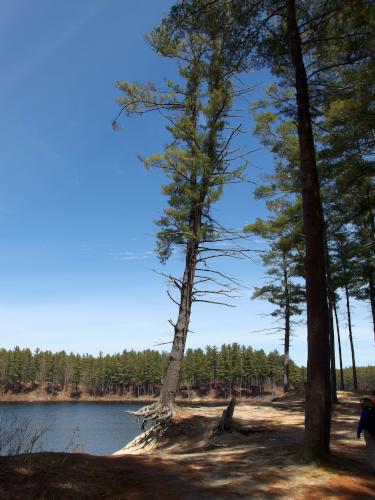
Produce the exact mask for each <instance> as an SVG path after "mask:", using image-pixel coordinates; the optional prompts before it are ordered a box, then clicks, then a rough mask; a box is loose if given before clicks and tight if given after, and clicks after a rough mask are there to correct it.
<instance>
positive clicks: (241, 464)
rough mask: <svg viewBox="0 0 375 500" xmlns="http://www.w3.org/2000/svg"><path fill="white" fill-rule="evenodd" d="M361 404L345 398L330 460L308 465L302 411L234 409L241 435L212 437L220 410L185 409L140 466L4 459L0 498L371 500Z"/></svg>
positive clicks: (130, 460)
mask: <svg viewBox="0 0 375 500" xmlns="http://www.w3.org/2000/svg"><path fill="white" fill-rule="evenodd" d="M357 401H358V396H353V395H350V394H345V395H341V402H340V404H339V405H338V406H337V407H336V409H335V414H334V420H333V429H332V452H333V455H332V458H331V459H330V461H329V462H327V463H326V464H324V465H318V464H306V463H304V462H303V460H302V458H301V443H302V439H303V407H302V401H301V400H300V399H298V398H296V397H288V398H287V399H285V400H283V401H279V402H277V403H262V404H258V405H248V404H241V405H238V406H237V407H236V410H235V413H234V417H235V427H236V429H237V430H235V431H233V432H229V433H225V434H221V435H220V434H215V435H213V436H212V433H213V431H214V429H215V426H216V425H217V422H218V417H219V415H220V414H221V411H222V408H212V407H211V408H207V407H204V408H202V407H198V408H184V409H183V410H181V411H180V414H179V416H178V418H177V419H176V421H175V423H174V424H173V425H172V426H171V427H170V429H169V430H168V432H167V434H166V435H165V436H164V437H163V438H162V439H161V440H159V442H158V443H157V446H156V447H154V448H152V449H148V450H142V451H143V453H142V454H141V455H138V456H134V455H124V456H112V457H93V456H89V455H78V454H71V455H69V454H57V453H54V454H51V453H49V454H38V455H33V456H30V457H17V458H2V459H0V498H4V499H5V498H7V499H8V498H12V499H18V498H19V499H28V498H30V499H31V498H44V499H55V498H56V499H60V498H61V499H65V498H66V499H70V498H72V499H73V498H74V499H81V498H82V499H86V498H87V499H96V498H107V499H130V500H131V499H145V500H146V499H147V500H149V499H155V500H159V499H187V500H189V499H200V498H201V499H220V498H245V499H252V498H259V499H275V498H277V499H278V498H280V499H296V500H302V499H312V500H320V499H340V500H341V499H344V500H345V499H353V500H354V499H369V498H375V481H374V479H373V478H372V477H371V476H370V475H369V469H368V466H367V464H366V460H365V454H364V449H365V448H364V442H363V440H361V441H358V440H357V439H356V432H355V431H356V423H357V420H358V404H357Z"/></svg>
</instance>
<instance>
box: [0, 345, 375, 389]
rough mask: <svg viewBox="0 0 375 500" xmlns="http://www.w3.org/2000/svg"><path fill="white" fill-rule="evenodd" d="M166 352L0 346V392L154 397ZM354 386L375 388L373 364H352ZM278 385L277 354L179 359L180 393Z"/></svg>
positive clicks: (191, 354)
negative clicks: (90, 351) (84, 351)
mask: <svg viewBox="0 0 375 500" xmlns="http://www.w3.org/2000/svg"><path fill="white" fill-rule="evenodd" d="M168 359H169V354H168V353H166V352H162V353H161V352H158V351H154V350H144V351H141V352H136V351H123V352H122V353H121V354H120V353H118V354H113V355H103V354H100V355H99V356H98V357H95V356H92V355H89V354H84V355H79V354H73V353H71V354H67V353H66V352H65V351H61V352H57V353H52V352H51V351H40V350H39V349H37V350H36V351H35V352H31V350H30V349H20V348H19V347H16V348H15V349H13V350H5V349H1V350H0V390H1V392H2V394H9V393H10V394H20V393H27V392H31V391H34V390H36V389H42V390H44V391H45V392H46V393H47V394H58V393H59V392H68V393H69V394H70V396H71V397H79V396H80V395H81V394H82V395H89V396H94V397H102V396H109V395H118V396H122V395H124V396H128V397H129V396H131V397H139V396H150V397H154V396H157V395H158V394H159V392H160V387H161V383H162V380H163V377H164V375H165V371H166V368H167V365H168ZM357 376H358V385H359V388H360V389H368V388H373V387H375V367H374V366H368V367H358V368H357ZM305 380H306V368H305V367H298V366H297V365H296V364H295V363H294V362H293V361H291V362H290V381H291V385H292V386H293V387H302V386H303V385H304V383H305ZM344 382H345V389H352V388H353V379H352V370H351V368H346V369H344ZM282 385H283V356H282V355H281V354H279V353H278V352H277V351H272V352H270V353H268V354H266V353H265V352H264V351H263V350H262V349H261V350H255V349H252V348H251V347H245V346H240V345H239V344H231V345H223V346H221V348H220V349H218V348H216V347H211V346H207V347H206V348H205V349H204V350H203V349H188V350H187V351H186V355H185V357H184V360H183V370H182V376H181V380H180V388H181V393H182V395H183V396H185V397H188V398H189V397H190V396H191V395H192V394H193V393H198V394H201V395H207V394H211V395H212V393H213V392H214V394H215V396H216V397H223V398H227V397H228V396H230V395H231V394H237V395H239V396H241V395H242V396H250V395H257V394H262V393H263V392H264V391H270V390H272V388H275V387H282Z"/></svg>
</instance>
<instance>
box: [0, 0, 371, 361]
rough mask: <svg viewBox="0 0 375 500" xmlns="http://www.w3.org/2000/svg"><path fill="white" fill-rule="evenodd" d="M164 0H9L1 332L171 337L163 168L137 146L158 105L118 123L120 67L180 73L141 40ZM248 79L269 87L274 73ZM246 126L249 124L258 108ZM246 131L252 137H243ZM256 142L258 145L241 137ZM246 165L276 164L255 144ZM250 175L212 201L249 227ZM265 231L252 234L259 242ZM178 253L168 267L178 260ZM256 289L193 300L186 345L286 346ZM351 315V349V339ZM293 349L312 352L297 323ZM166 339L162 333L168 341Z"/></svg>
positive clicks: (0, 25) (367, 344)
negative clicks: (223, 301)
mask: <svg viewBox="0 0 375 500" xmlns="http://www.w3.org/2000/svg"><path fill="white" fill-rule="evenodd" d="M171 4H172V2H171V1H169V0H152V1H151V0H138V1H137V2H134V1H130V0H77V1H73V0H69V1H66V2H52V1H50V0H33V1H32V2H31V1H29V0H3V1H2V6H1V10H2V16H1V18H0V65H1V66H0V68H1V77H0V109H1V113H0V174H1V175H0V345H1V346H4V347H6V348H11V347H14V346H15V345H20V346H22V347H26V346H28V347H31V348H32V349H34V348H36V347H40V348H42V349H51V350H60V349H65V350H67V351H75V352H90V353H94V354H95V353H98V352H99V351H100V350H101V351H103V352H115V351H120V350H122V349H124V348H126V349H131V348H134V349H143V348H149V347H153V344H154V343H155V342H158V341H167V340H170V338H171V334H172V332H171V327H170V325H169V324H168V323H167V320H168V319H169V318H174V317H175V315H176V311H175V307H174V306H173V304H171V303H170V301H169V299H168V298H167V296H166V294H165V284H164V282H163V280H162V278H160V276H158V275H157V274H155V273H154V272H153V271H152V269H155V268H156V269H160V265H159V264H158V263H157V260H156V258H155V256H154V255H153V253H152V250H153V247H154V238H153V236H152V235H153V233H154V231H155V227H154V224H153V221H154V220H155V219H157V218H158V216H159V215H160V213H161V210H162V208H163V206H164V205H165V200H164V199H163V197H162V196H161V195H160V185H161V182H162V179H161V177H160V176H159V175H158V174H155V173H149V172H145V171H144V170H143V168H142V166H141V165H140V164H139V162H138V160H137V155H138V154H145V155H147V154H150V153H154V152H159V151H161V150H162V148H163V145H164V144H165V143H166V141H167V140H168V136H167V134H166V132H165V130H164V127H163V122H162V120H161V118H160V117H159V116H151V115H148V116H146V117H143V118H142V119H138V118H135V119H131V120H127V121H124V122H123V131H122V132H119V133H115V132H113V130H112V128H111V121H112V119H113V118H114V116H115V114H116V112H117V107H116V104H115V102H114V100H115V97H116V96H117V95H118V92H117V90H116V89H115V87H114V82H115V81H116V80H129V81H137V82H145V81H150V80H156V81H159V82H160V81H162V79H163V77H164V76H172V77H173V75H174V72H175V70H174V67H173V64H172V63H171V61H164V60H162V59H160V58H158V57H157V56H156V55H155V54H153V52H152V51H151V50H150V48H149V47H148V46H147V45H146V44H145V42H144V40H143V34H144V33H145V32H147V31H150V30H151V29H152V27H153V26H155V25H157V24H158V22H159V21H160V19H161V17H162V15H163V14H165V13H166V12H167V11H168V8H169V6H170V5H171ZM248 80H249V81H250V82H252V83H254V84H260V87H259V88H258V93H259V92H260V89H261V88H262V86H265V85H266V84H267V83H268V82H269V77H268V76H267V74H266V73H260V74H253V75H250V76H249V77H248ZM244 120H245V122H244V125H245V126H246V127H247V128H248V129H249V130H250V129H251V127H252V123H251V116H250V114H246V116H245V118H244ZM244 140H245V139H244ZM246 141H247V142H248V147H249V149H255V148H257V147H258V146H259V145H258V144H257V142H256V141H255V140H254V139H253V138H252V137H251V136H250V134H249V136H248V137H246ZM250 160H251V162H252V166H251V168H250V170H249V176H250V177H251V178H252V179H255V180H256V179H258V178H259V175H260V173H261V172H262V171H269V169H270V168H271V167H272V158H271V157H270V156H269V155H268V153H267V152H265V151H258V152H257V153H255V154H254V155H252V157H251V158H250ZM263 210H264V209H263V206H262V204H260V203H258V202H255V201H254V200H252V197H251V187H250V186H249V185H245V186H241V187H238V186H234V187H231V188H230V189H229V191H228V192H227V194H226V195H225V196H224V198H223V200H222V201H221V202H220V204H219V206H218V207H217V214H218V216H219V217H220V218H221V220H222V221H223V222H225V223H227V224H229V225H232V226H237V227H242V226H243V225H244V224H245V223H246V222H249V221H251V220H253V219H254V218H255V217H256V216H259V215H260V216H261V215H264V211H263ZM259 244H260V243H257V242H256V241H255V242H254V245H259ZM222 265H223V266H224V268H225V269H226V270H229V271H231V272H233V273H236V274H237V275H239V276H241V278H242V279H244V280H245V282H246V284H247V285H248V286H249V287H254V286H257V285H260V284H261V283H262V279H263V276H264V270H263V269H262V268H261V267H260V266H259V265H257V264H255V263H252V262H251V261H249V262H241V263H240V264H239V263H231V262H223V263H222ZM180 268H181V259H179V258H175V259H173V260H172V261H171V262H170V263H169V264H167V268H166V269H168V270H169V269H171V270H177V271H178V270H179V269H180ZM250 293H251V292H250V291H246V292H245V293H244V296H243V297H242V298H241V299H239V300H238V301H237V307H236V308H235V309H227V308H220V307H215V306H205V307H203V306H201V305H199V306H197V307H194V310H193V318H192V325H191V328H192V330H193V331H194V333H192V334H191V335H190V338H189V342H188V345H189V346H191V347H197V346H205V345H206V344H216V345H220V344H222V343H224V342H234V341H236V342H239V343H243V344H247V345H248V344H251V345H253V346H254V347H255V348H260V347H263V348H264V349H265V350H267V351H268V350H271V349H274V348H278V349H280V348H281V342H280V339H278V338H277V336H276V337H275V336H270V335H264V334H260V333H251V332H253V331H255V330H260V329H262V328H268V327H269V326H270V322H271V319H270V318H267V317H262V316H261V315H262V314H264V313H266V312H267V311H269V308H268V306H267V304H265V303H263V302H262V301H251V300H250V299H249V297H250ZM344 322H345V320H344V318H343V322H342V326H343V332H342V333H343V336H344V339H343V344H344V362H345V364H346V365H348V364H349V360H350V358H349V345H348V340H347V336H346V331H345V326H344ZM354 323H355V327H354V332H355V343H356V349H357V356H358V364H366V363H371V362H373V345H372V341H371V338H372V335H371V326H370V311H369V309H368V308H367V307H366V306H364V305H362V304H356V305H355V307H354ZM296 333H298V335H297V337H296V339H295V340H294V344H293V348H292V356H293V357H294V359H295V360H296V361H297V362H299V363H305V361H306V360H305V357H306V349H305V344H306V340H305V332H304V329H303V328H301V329H300V331H299V332H296ZM167 347H168V346H167Z"/></svg>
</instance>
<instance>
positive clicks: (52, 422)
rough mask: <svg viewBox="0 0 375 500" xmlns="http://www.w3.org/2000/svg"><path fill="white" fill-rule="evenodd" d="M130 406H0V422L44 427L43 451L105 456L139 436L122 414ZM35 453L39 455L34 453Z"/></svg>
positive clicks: (133, 422) (134, 425)
mask: <svg viewBox="0 0 375 500" xmlns="http://www.w3.org/2000/svg"><path fill="white" fill-rule="evenodd" d="M141 406H142V405H140V404H130V403H84V402H82V403H12V404H7V403H0V421H1V419H2V418H3V421H4V418H5V419H6V420H8V421H9V419H11V418H13V417H14V416H15V417H16V418H17V419H18V420H22V419H28V420H29V421H30V425H31V426H32V427H33V428H36V429H41V428H43V427H48V431H47V432H46V433H45V434H44V435H43V437H42V443H41V448H42V450H43V451H74V449H75V450H77V449H80V450H83V451H84V452H85V453H91V454H94V455H109V454H111V453H113V452H114V451H116V450H118V449H119V448H122V447H123V446H124V444H125V443H128V442H129V441H130V440H131V439H133V438H134V437H135V436H136V435H137V434H139V433H140V432H141V428H140V424H139V423H137V422H136V420H135V418H134V417H133V416H132V415H129V414H128V413H125V411H126V410H131V411H135V410H138V409H139V408H140V407H141ZM36 451H39V449H37V450H36Z"/></svg>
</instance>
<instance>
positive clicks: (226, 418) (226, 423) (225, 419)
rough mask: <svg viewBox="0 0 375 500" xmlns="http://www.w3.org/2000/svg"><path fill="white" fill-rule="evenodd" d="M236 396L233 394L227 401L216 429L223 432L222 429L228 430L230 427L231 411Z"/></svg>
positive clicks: (231, 422) (231, 421)
mask: <svg viewBox="0 0 375 500" xmlns="http://www.w3.org/2000/svg"><path fill="white" fill-rule="evenodd" d="M236 402H237V401H236V398H235V397H234V396H233V398H232V399H231V400H230V401H229V404H228V406H227V407H226V409H225V410H224V411H223V413H222V415H221V417H220V421H219V426H218V430H219V431H221V432H223V431H229V430H230V429H231V428H232V425H233V412H234V407H235V406H236Z"/></svg>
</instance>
